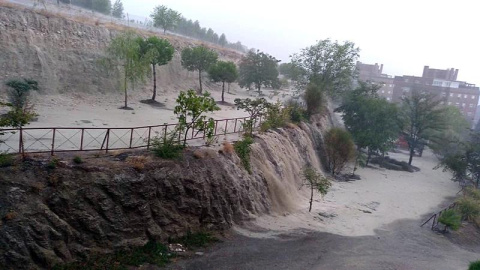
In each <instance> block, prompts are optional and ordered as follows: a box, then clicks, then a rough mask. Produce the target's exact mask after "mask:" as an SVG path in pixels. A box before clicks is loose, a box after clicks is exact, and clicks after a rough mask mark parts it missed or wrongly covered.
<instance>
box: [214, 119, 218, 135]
mask: <svg viewBox="0 0 480 270" xmlns="http://www.w3.org/2000/svg"><path fill="white" fill-rule="evenodd" d="M217 127H218V120H215V131H214V132H213V134H214V135H215V136H217Z"/></svg>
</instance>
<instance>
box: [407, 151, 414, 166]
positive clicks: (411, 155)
mask: <svg viewBox="0 0 480 270" xmlns="http://www.w3.org/2000/svg"><path fill="white" fill-rule="evenodd" d="M413 154H415V149H414V148H413V147H411V148H410V158H409V159H408V165H412V160H413Z"/></svg>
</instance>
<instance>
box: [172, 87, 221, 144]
mask: <svg viewBox="0 0 480 270" xmlns="http://www.w3.org/2000/svg"><path fill="white" fill-rule="evenodd" d="M176 101H177V106H175V109H174V110H173V113H174V114H176V115H177V118H178V125H179V129H180V130H181V131H183V132H184V138H183V145H184V146H185V145H186V144H187V136H188V132H189V130H190V129H192V128H194V129H195V131H197V133H198V132H204V133H205V136H206V137H208V138H210V137H212V136H213V135H214V134H213V132H214V129H215V121H214V119H213V118H211V117H210V118H208V119H207V116H206V113H208V112H213V111H218V110H220V108H219V107H218V106H217V104H216V103H215V100H214V99H213V98H212V97H210V94H209V93H208V92H207V93H204V94H202V95H197V93H196V92H195V91H194V90H188V91H187V92H186V93H185V92H184V91H182V92H180V95H179V96H178V98H177V100H176Z"/></svg>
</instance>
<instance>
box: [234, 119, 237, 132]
mask: <svg viewBox="0 0 480 270" xmlns="http://www.w3.org/2000/svg"><path fill="white" fill-rule="evenodd" d="M237 120H238V118H235V125H234V126H233V133H236V132H237Z"/></svg>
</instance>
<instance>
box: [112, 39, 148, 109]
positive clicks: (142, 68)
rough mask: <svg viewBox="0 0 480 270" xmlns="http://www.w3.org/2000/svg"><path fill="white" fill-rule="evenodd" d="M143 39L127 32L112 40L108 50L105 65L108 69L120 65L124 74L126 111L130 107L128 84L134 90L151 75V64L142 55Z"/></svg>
mask: <svg viewBox="0 0 480 270" xmlns="http://www.w3.org/2000/svg"><path fill="white" fill-rule="evenodd" d="M140 40H142V38H141V37H139V36H137V35H136V34H135V33H133V32H130V31H129V32H125V33H122V34H120V35H119V36H117V37H115V38H114V39H112V41H111V43H110V45H109V46H108V48H107V54H108V58H107V59H104V60H105V61H104V63H105V64H107V66H108V67H111V66H115V65H119V66H122V68H123V72H124V77H123V79H124V83H123V87H124V88H123V90H124V94H125V104H124V107H123V108H125V109H127V108H129V107H128V92H127V89H128V83H130V85H131V86H132V88H134V86H135V83H136V82H138V81H142V80H144V79H145V77H146V75H147V74H148V73H149V67H150V63H149V61H148V59H147V58H145V57H143V56H142V53H141V43H140Z"/></svg>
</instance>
